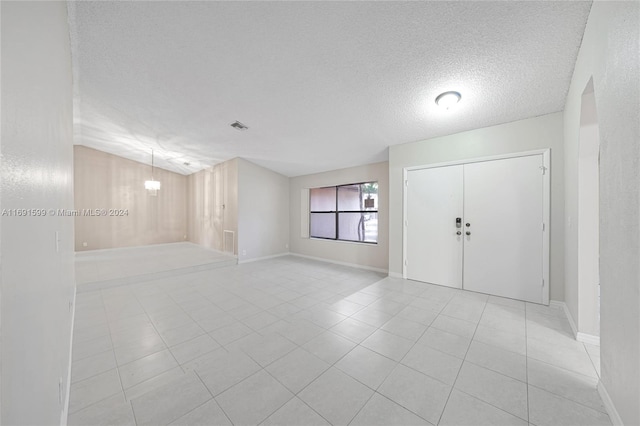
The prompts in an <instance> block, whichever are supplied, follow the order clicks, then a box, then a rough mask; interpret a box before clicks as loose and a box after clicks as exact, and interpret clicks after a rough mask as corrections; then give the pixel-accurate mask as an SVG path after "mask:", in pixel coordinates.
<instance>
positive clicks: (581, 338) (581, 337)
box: [576, 332, 600, 346]
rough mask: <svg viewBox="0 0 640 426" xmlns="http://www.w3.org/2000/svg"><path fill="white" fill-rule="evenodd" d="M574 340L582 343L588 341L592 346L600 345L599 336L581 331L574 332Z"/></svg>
mask: <svg viewBox="0 0 640 426" xmlns="http://www.w3.org/2000/svg"><path fill="white" fill-rule="evenodd" d="M576 340H577V341H578V342H582V343H588V344H590V345H594V346H600V336H594V335H593V334H587V333H581V332H578V333H577V334H576Z"/></svg>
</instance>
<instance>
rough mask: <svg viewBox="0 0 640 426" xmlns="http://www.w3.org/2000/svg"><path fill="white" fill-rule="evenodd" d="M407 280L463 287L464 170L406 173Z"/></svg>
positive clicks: (440, 169) (413, 171) (430, 170)
mask: <svg viewBox="0 0 640 426" xmlns="http://www.w3.org/2000/svg"><path fill="white" fill-rule="evenodd" d="M407 180H408V186H407V278H409V279H412V280H417V281H423V282H428V283H432V284H439V285H445V286H448V287H456V288H461V287H462V237H459V236H457V235H456V231H458V230H460V231H462V229H457V228H456V226H455V219H456V217H460V218H462V201H463V199H462V188H463V186H462V185H463V166H462V165H459V166H449V167H438V168H431V169H421V170H412V171H409V172H408V173H407Z"/></svg>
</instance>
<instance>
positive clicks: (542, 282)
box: [542, 278, 544, 287]
mask: <svg viewBox="0 0 640 426" xmlns="http://www.w3.org/2000/svg"><path fill="white" fill-rule="evenodd" d="M542 287H544V278H543V279H542Z"/></svg>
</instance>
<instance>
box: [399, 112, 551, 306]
mask: <svg viewBox="0 0 640 426" xmlns="http://www.w3.org/2000/svg"><path fill="white" fill-rule="evenodd" d="M544 148H550V149H551V171H550V172H551V223H550V226H549V231H550V237H551V247H550V251H551V253H550V256H551V262H550V283H549V288H550V294H551V299H552V300H563V298H564V287H563V280H564V269H563V267H564V248H563V244H564V225H563V211H564V202H563V198H562V197H563V192H564V183H563V181H564V172H563V167H564V160H563V144H562V113H554V114H548V115H543V116H540V117H534V118H529V119H526V120H520V121H514V122H512V123H506V124H500V125H497V126H492V127H485V128H482V129H477V130H471V131H468V132H462V133H457V134H454V135H450V136H443V137H439V138H434V139H429V140H425V141H419V142H413V143H407V144H402V145H393V146H391V147H389V186H390V193H389V206H390V209H389V272H390V273H393V274H402V218H403V212H402V196H403V195H402V194H403V183H402V179H403V168H404V167H409V166H418V165H424V164H435V163H442V162H447V161H458V160H465V159H471V158H478V157H487V156H493V155H501V154H509V153H515V152H524V151H532V150H538V149H544Z"/></svg>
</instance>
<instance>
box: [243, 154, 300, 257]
mask: <svg viewBox="0 0 640 426" xmlns="http://www.w3.org/2000/svg"><path fill="white" fill-rule="evenodd" d="M237 161H238V260H239V262H243V261H247V260H251V259H258V258H262V257H268V256H274V255H278V254H283V253H287V252H288V251H289V249H288V244H289V178H287V177H286V176H283V175H281V174H279V173H276V172H274V171H271V170H268V169H265V168H264V167H261V166H258V165H256V164H253V163H252V162H250V161H247V160H244V159H242V158H238V159H237Z"/></svg>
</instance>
